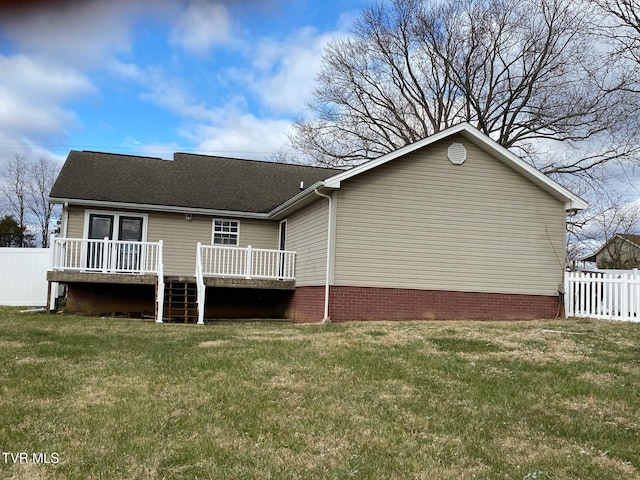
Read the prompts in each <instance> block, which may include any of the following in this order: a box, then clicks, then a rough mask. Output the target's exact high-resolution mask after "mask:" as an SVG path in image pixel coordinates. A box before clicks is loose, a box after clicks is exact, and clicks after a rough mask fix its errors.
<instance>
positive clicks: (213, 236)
mask: <svg viewBox="0 0 640 480" xmlns="http://www.w3.org/2000/svg"><path fill="white" fill-rule="evenodd" d="M216 222H230V223H235V224H236V229H237V232H236V233H235V236H236V243H235V245H232V244H224V243H215V240H216ZM217 233H226V232H217ZM230 235H233V233H230ZM211 245H215V246H218V247H239V246H240V220H235V219H229V218H214V219H212V221H211Z"/></svg>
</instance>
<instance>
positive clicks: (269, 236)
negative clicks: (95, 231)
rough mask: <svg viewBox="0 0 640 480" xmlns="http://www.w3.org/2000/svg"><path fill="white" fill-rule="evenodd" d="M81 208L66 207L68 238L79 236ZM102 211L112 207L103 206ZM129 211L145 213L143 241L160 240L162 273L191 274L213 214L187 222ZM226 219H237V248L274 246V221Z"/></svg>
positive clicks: (209, 236)
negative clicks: (161, 243) (145, 221)
mask: <svg viewBox="0 0 640 480" xmlns="http://www.w3.org/2000/svg"><path fill="white" fill-rule="evenodd" d="M89 210H98V209H95V208H91V209H89ZM85 211H86V209H85V208H84V207H77V206H70V207H69V222H68V225H69V226H68V231H67V236H68V237H70V238H83V236H84V231H85V226H84V222H85ZM104 211H105V212H109V211H115V210H108V209H105V210H104ZM117 211H118V212H123V211H122V210H117ZM130 213H131V214H136V213H146V214H147V215H148V224H147V241H149V242H157V241H159V240H162V241H163V257H164V258H163V260H164V262H163V263H164V273H165V275H181V276H193V275H194V274H195V268H196V246H197V244H198V242H201V243H202V244H204V245H210V244H211V241H212V236H213V219H214V217H210V216H206V215H192V220H191V221H187V220H186V219H185V215H184V214H182V213H164V212H140V211H136V212H133V211H131V212H130ZM215 218H218V217H215ZM230 220H237V221H238V222H240V246H241V247H246V246H247V245H251V246H253V247H255V248H269V249H277V248H278V222H272V221H266V220H255V219H237V218H230Z"/></svg>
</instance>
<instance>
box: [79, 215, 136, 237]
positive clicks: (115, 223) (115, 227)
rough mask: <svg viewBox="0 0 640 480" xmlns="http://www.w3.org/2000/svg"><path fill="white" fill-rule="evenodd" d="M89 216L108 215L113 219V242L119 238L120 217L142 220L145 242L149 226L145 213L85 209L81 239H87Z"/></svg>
mask: <svg viewBox="0 0 640 480" xmlns="http://www.w3.org/2000/svg"><path fill="white" fill-rule="evenodd" d="M91 215H102V216H106V215H110V216H112V217H113V232H111V235H112V237H113V240H117V239H118V237H119V236H120V217H130V218H141V219H142V241H143V242H146V241H147V227H148V225H149V215H148V214H146V213H137V212H123V211H116V210H90V209H85V211H84V227H83V232H82V238H84V239H88V238H89V223H90V219H91Z"/></svg>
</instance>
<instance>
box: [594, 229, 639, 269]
mask: <svg viewBox="0 0 640 480" xmlns="http://www.w3.org/2000/svg"><path fill="white" fill-rule="evenodd" d="M582 261H583V262H595V264H596V267H598V268H603V269H614V270H630V269H633V268H640V235H632V234H629V233H616V234H615V235H614V236H613V237H611V238H610V239H609V240H607V241H606V242H605V243H604V245H602V247H600V249H599V250H598V251H597V252H595V253H594V254H592V255H590V256H588V257H585V258H583V259H582Z"/></svg>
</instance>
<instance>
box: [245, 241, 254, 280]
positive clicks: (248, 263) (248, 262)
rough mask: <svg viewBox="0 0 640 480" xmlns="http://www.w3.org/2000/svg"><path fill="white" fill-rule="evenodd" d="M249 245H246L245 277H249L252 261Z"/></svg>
mask: <svg viewBox="0 0 640 480" xmlns="http://www.w3.org/2000/svg"><path fill="white" fill-rule="evenodd" d="M251 248H252V247H251V245H247V256H246V260H245V262H246V263H245V278H246V279H247V280H250V279H251V266H252V265H251V262H252V261H253V252H252V251H251Z"/></svg>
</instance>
